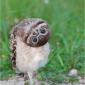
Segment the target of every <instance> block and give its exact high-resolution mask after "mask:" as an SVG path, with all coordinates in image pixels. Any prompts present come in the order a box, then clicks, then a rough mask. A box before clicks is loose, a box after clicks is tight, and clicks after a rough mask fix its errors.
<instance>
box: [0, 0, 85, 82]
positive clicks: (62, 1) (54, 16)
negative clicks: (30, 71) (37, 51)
mask: <svg viewBox="0 0 85 85" xmlns="http://www.w3.org/2000/svg"><path fill="white" fill-rule="evenodd" d="M44 1H45V0H0V77H1V79H2V78H3V77H7V76H10V75H14V71H13V70H12V68H11V63H10V50H9V32H10V30H11V27H12V25H13V24H14V23H15V20H16V19H23V18H27V17H39V18H43V19H45V20H46V21H47V22H48V23H49V25H50V29H51V38H50V41H49V42H50V45H51V53H50V55H49V62H48V64H47V65H46V66H45V67H44V68H42V69H40V70H39V77H40V79H42V80H45V79H49V80H52V81H60V82H61V81H63V80H64V79H68V78H67V77H66V76H65V75H64V74H67V72H68V71H69V70H70V69H72V68H76V69H78V71H79V74H80V75H85V52H84V51H85V49H84V47H85V33H84V32H85V30H84V0H48V1H49V3H48V4H45V2H44Z"/></svg>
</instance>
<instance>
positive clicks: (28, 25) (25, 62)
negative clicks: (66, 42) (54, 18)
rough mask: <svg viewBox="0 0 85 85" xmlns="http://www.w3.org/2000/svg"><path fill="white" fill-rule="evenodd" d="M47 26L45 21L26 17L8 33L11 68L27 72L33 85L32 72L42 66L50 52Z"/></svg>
mask: <svg viewBox="0 0 85 85" xmlns="http://www.w3.org/2000/svg"><path fill="white" fill-rule="evenodd" d="M49 36H50V32H49V27H48V24H47V22H46V21H44V20H42V19H37V18H28V19H24V20H21V21H20V22H18V23H17V24H16V25H15V26H14V27H13V29H12V30H11V33H10V47H11V51H12V58H11V59H12V65H13V68H16V69H18V70H19V71H20V72H22V73H27V74H28V76H29V79H30V84H31V85H33V82H32V76H33V72H34V71H36V70H37V69H38V68H40V67H43V66H44V65H45V64H46V63H47V61H48V55H49V53H50V48H49V43H48V39H49Z"/></svg>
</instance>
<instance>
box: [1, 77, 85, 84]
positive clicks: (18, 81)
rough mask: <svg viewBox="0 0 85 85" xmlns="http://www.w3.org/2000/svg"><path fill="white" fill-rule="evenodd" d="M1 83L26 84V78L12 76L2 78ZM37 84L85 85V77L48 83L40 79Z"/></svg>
mask: <svg viewBox="0 0 85 85" xmlns="http://www.w3.org/2000/svg"><path fill="white" fill-rule="evenodd" d="M0 85H25V82H24V79H23V78H21V77H12V78H10V79H8V80H0ZM36 85H85V78H82V79H80V80H79V82H77V83H55V84H53V83H47V82H43V84H42V82H41V81H38V83H37V84H36Z"/></svg>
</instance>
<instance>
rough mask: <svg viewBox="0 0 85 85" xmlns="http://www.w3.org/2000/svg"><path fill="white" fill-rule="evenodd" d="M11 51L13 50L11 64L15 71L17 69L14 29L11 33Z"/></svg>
mask: <svg viewBox="0 0 85 85" xmlns="http://www.w3.org/2000/svg"><path fill="white" fill-rule="evenodd" d="M10 50H11V53H12V54H11V62H12V67H13V69H15V68H16V40H15V33H14V29H13V30H12V31H11V32H10Z"/></svg>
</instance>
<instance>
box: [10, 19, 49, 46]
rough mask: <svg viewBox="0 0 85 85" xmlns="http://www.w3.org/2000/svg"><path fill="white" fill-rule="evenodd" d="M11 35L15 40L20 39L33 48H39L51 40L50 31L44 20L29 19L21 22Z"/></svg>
mask: <svg viewBox="0 0 85 85" xmlns="http://www.w3.org/2000/svg"><path fill="white" fill-rule="evenodd" d="M11 33H12V34H13V35H14V36H15V38H17V37H18V38H20V39H21V40H22V41H23V42H24V43H25V44H27V45H28V46H31V47H39V46H43V45H44V44H46V43H47V42H48V40H49V36H50V31H49V27H48V24H47V22H46V21H44V20H42V19H36V18H29V19H24V20H21V21H19V22H18V23H17V24H16V25H15V26H14V27H13V29H12V31H11Z"/></svg>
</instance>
